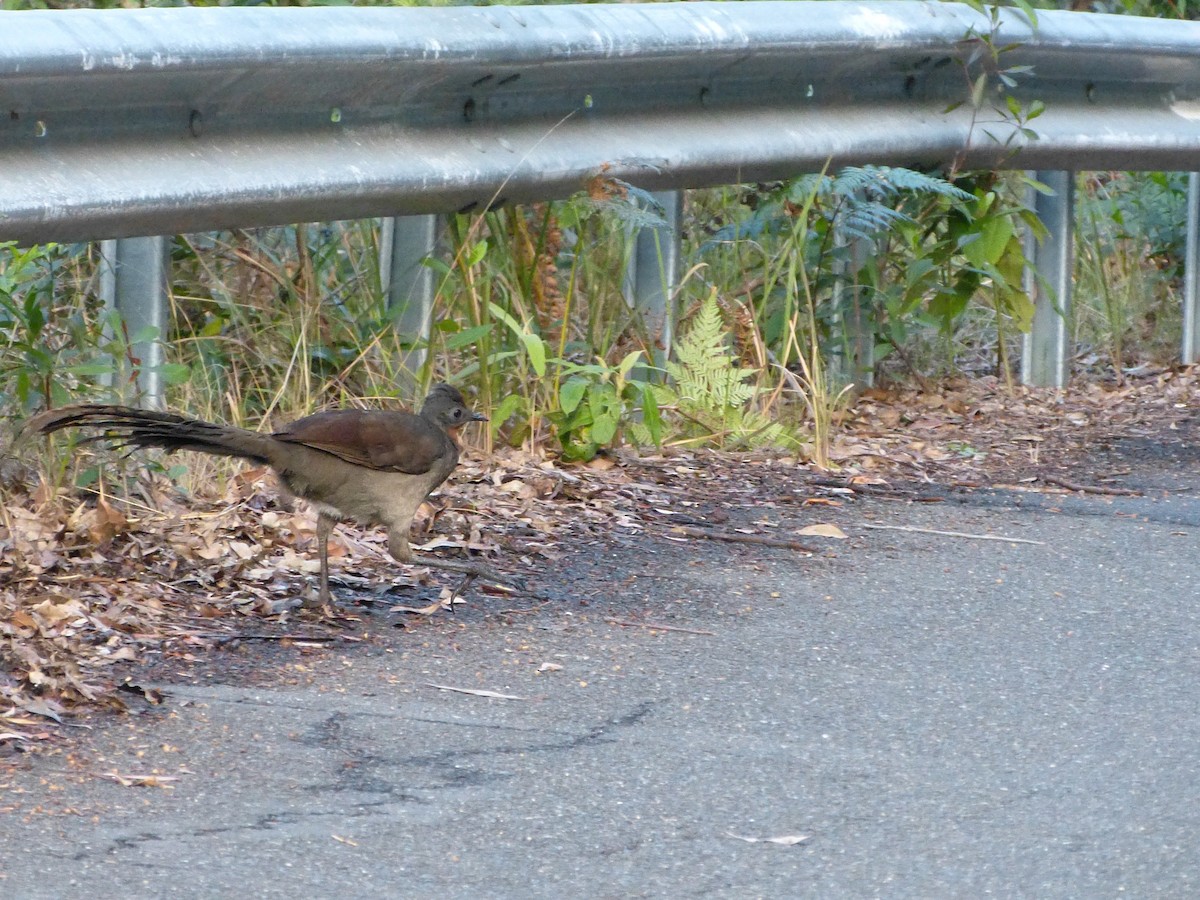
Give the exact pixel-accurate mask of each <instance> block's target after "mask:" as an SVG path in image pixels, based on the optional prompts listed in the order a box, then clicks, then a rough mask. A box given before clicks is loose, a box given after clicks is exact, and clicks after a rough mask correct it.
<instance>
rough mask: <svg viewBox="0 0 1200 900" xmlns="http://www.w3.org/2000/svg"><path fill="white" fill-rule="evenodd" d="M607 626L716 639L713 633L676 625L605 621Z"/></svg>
mask: <svg viewBox="0 0 1200 900" xmlns="http://www.w3.org/2000/svg"><path fill="white" fill-rule="evenodd" d="M604 621H605V622H607V623H608V624H609V625H620V626H621V627H622V628H649V629H650V630H651V631H681V632H683V633H684V634H703V635H706V636H708V637H716V635H717V633H716V632H715V631H704V630H703V629H701V628H681V627H680V626H678V625H659V624H657V623H656V622H628V621H625V620H624V619H605V620H604Z"/></svg>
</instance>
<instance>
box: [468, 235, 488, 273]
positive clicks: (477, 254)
mask: <svg viewBox="0 0 1200 900" xmlns="http://www.w3.org/2000/svg"><path fill="white" fill-rule="evenodd" d="M487 252H488V242H487V241H486V240H484V241H479V242H478V243H476V244H475V246H473V247H472V248H471V252H470V253H469V254H468V255H467V268H468V269H470V268H474V267H475V266H477V265H479V264H480V263H481V262H483V258H484V257H485V256H487Z"/></svg>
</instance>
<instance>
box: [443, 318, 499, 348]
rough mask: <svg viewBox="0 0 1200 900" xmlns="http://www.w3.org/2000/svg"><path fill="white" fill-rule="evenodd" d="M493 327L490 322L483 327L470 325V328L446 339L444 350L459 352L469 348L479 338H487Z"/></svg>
mask: <svg viewBox="0 0 1200 900" xmlns="http://www.w3.org/2000/svg"><path fill="white" fill-rule="evenodd" d="M493 327H495V326H494V324H493V323H492V322H487V323H485V324H483V325H472V326H471V327H470V328H464V329H462V330H461V331H459V332H457V333H455V334H453V335H451V336H450V337H448V338H446V349H447V350H461V349H462V348H463V347H469V346H470V345H471V344H474V343H476V342H477V341H479V339H480V338H483V337H487V335H488V334H490V333H491V330H492V328H493Z"/></svg>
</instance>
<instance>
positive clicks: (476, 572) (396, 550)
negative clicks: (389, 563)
mask: <svg viewBox="0 0 1200 900" xmlns="http://www.w3.org/2000/svg"><path fill="white" fill-rule="evenodd" d="M388 552H389V553H391V554H392V556H393V557H394V558H395V559H396V560H398V561H399V562H402V563H407V564H408V565H412V566H428V567H429V568H431V569H443V570H444V571H447V572H457V573H458V574H459V575H466V576H468V577H467V580H465V581H463V583H462V584H461V585H460V586H459V590H460V591H461V590H462V589H463V588H465V587H466V586H467V584H468V583H469V582H470V580H471V579H474V578H482V579H483V580H484V581H490V582H492V583H494V584H506V585H514V586H516V587H518V588H519V589H520V588H521V587H522V585H523V582H522V581H521V579H519V578H514V577H513V576H511V575H504V574H503V573H501V572H496V571H494V570H493V569H489V568H487V567H486V566H478V565H475V564H473V563H460V562H454V561H452V560H448V559H438V558H437V557H432V556H429V555H427V554H424V553H422V554H421V555H420V557H419V558H418V557H416V556H415V555H414V554H413V552H412V548H410V547H409V546H408V531H407V529H400V528H389V529H388ZM456 594H457V592H456Z"/></svg>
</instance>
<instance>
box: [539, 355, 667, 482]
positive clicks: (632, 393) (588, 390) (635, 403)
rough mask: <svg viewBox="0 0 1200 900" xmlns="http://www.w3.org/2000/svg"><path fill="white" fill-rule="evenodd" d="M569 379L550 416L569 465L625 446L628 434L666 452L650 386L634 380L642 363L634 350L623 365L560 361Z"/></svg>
mask: <svg viewBox="0 0 1200 900" xmlns="http://www.w3.org/2000/svg"><path fill="white" fill-rule="evenodd" d="M556 362H558V363H559V365H560V366H561V369H562V372H563V374H565V375H566V378H565V380H564V381H563V382H562V384H561V386H560V387H559V391H558V409H557V410H555V411H553V412H551V413H550V414H549V419H550V422H551V423H552V425H553V426H554V433H555V437H556V438H557V439H558V442H559V445H560V447H561V450H562V457H563V459H566V460H569V461H579V460H588V459H591V458H592V457H594V456H595V455H596V454H597V453H598V452H599V451H600V450H601V449H602V448H604V447H610V446H613V445H614V444H615V443H617V442H619V441H620V439H621V435H622V432H623V430H627V431H628V433H629V434H630V435H631V436H632V437H633V439H634V441H635V442H636V443H638V444H643V445H648V444H653V445H655V446H660V445H661V444H662V440H663V422H662V415H661V413H660V411H659V407H658V401H657V399H656V397H655V387H654V385H652V384H650V383H649V382H646V381H642V380H639V379H636V378H631V377H630V373H631V372H632V371H633V370H634V369H635V367H637V366H638V365H639V364H640V363H641V362H642V351H641V350H634V351H632V352H631V353H629V354H627V355H626V356H625V358H624V359H622V360H621V361H620V362H619V363H618V364H617V365H615V366H609V365H607V364H605V363H603V362H601V361H597V362H595V363H591V364H578V363H570V362H565V361H562V360H557V361H556Z"/></svg>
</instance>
